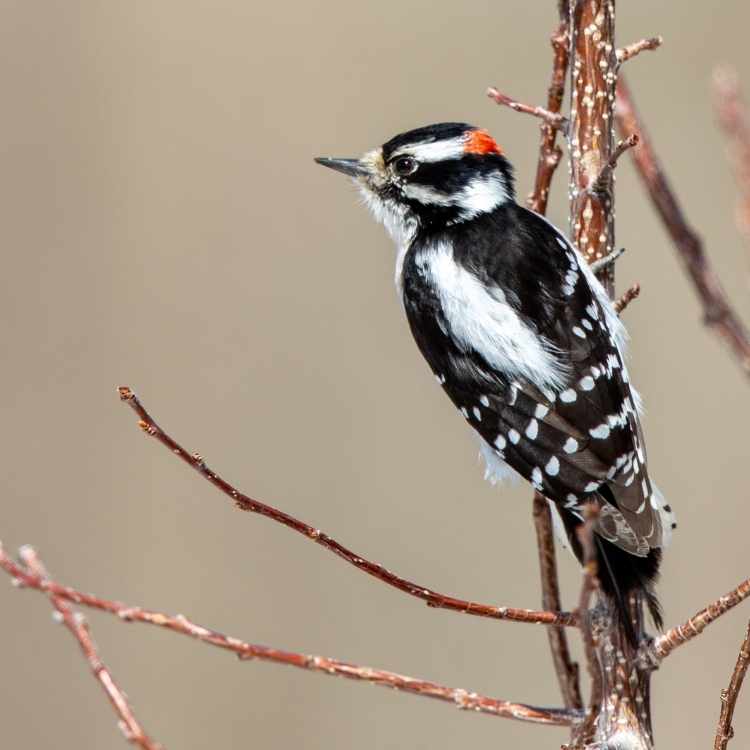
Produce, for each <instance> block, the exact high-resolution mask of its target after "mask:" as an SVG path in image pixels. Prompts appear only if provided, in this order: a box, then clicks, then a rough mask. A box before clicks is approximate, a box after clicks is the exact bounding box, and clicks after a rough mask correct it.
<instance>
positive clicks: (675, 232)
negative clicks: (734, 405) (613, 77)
mask: <svg viewBox="0 0 750 750" xmlns="http://www.w3.org/2000/svg"><path fill="white" fill-rule="evenodd" d="M617 124H618V127H619V129H620V132H621V133H622V135H623V136H625V137H627V136H629V135H632V134H633V133H637V134H638V136H639V137H640V146H639V147H638V148H637V149H635V150H634V151H633V152H632V153H633V162H634V163H635V166H636V169H637V171H638V173H639V174H640V176H641V179H642V180H643V182H644V184H645V186H646V189H647V191H648V193H649V195H650V197H651V200H652V202H653V204H654V207H655V208H656V211H657V213H658V214H659V216H660V217H661V220H662V222H663V223H664V226H665V228H666V229H667V232H668V233H669V235H670V236H671V238H672V241H673V242H674V245H675V248H676V250H677V253H678V256H679V257H680V259H681V260H682V264H683V267H684V268H685V271H686V272H687V273H688V275H689V277H690V279H691V280H692V282H693V285H694V286H695V289H696V292H697V293H698V297H699V298H700V301H701V303H702V305H703V310H704V314H705V318H704V319H705V323H706V325H708V326H710V327H711V328H712V329H713V330H714V331H715V332H716V334H717V335H718V336H719V337H720V338H721V339H722V340H723V341H724V342H725V343H726V344H727V345H728V346H729V348H730V349H731V350H732V352H733V354H734V356H735V357H736V358H737V360H738V361H739V363H740V365H741V367H742V369H743V370H744V371H745V373H746V374H748V375H750V336H748V332H747V329H746V328H745V326H744V325H743V324H742V322H741V321H740V319H739V317H738V316H737V314H736V313H735V311H734V310H733V308H732V306H731V305H730V303H729V300H728V299H727V296H726V293H725V292H724V290H723V288H722V286H721V283H720V282H719V279H718V277H717V275H716V272H715V271H714V270H713V268H712V267H711V263H710V261H709V259H708V256H707V255H706V253H705V251H704V249H703V243H702V242H701V239H700V238H699V237H698V235H697V234H696V233H695V231H694V230H693V229H692V227H691V226H690V225H689V223H688V221H687V218H686V217H685V214H684V213H683V211H682V207H681V206H680V204H679V202H678V201H677V198H676V196H675V194H674V192H673V191H672V187H671V185H670V184H669V180H668V179H667V176H666V174H665V172H664V169H663V167H662V165H661V163H660V161H659V159H658V157H657V156H656V152H655V151H654V147H653V144H652V143H651V139H650V138H649V136H648V133H647V132H646V131H645V130H644V128H643V124H642V123H641V122H640V120H639V118H638V114H637V112H636V108H635V104H634V102H633V97H632V94H631V93H630V90H629V89H628V87H627V86H626V85H625V82H624V81H623V80H622V79H621V80H620V81H619V83H618V85H617Z"/></svg>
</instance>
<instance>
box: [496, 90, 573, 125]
mask: <svg viewBox="0 0 750 750" xmlns="http://www.w3.org/2000/svg"><path fill="white" fill-rule="evenodd" d="M487 96H489V98H490V99H494V100H495V101H496V102H497V103H498V104H500V105H502V106H505V107H510V108H511V109H512V110H514V111H516V112H523V114H525V115H532V116H533V117H538V118H540V119H541V120H544V122H545V123H547V125H549V126H550V127H551V128H556V129H557V130H562V131H563V132H565V129H566V127H567V122H568V121H567V119H566V118H565V117H563V116H562V115H561V114H560V113H559V112H550V111H549V110H548V109H545V108H544V107H535V106H533V105H531V104H524V103H523V102H517V101H516V100H515V99H511V98H510V97H509V96H508V95H507V94H503V93H501V92H500V91H498V90H497V89H496V88H495V87H494V86H490V87H489V88H488V89H487Z"/></svg>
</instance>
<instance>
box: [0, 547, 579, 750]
mask: <svg viewBox="0 0 750 750" xmlns="http://www.w3.org/2000/svg"><path fill="white" fill-rule="evenodd" d="M0 567H1V568H2V569H3V570H5V571H6V572H7V573H8V574H9V575H10V576H12V577H13V579H14V581H16V582H17V585H20V586H23V587H27V588H32V589H36V590H37V591H43V592H46V593H47V594H49V595H50V596H51V597H52V598H53V601H59V602H61V603H62V606H63V607H64V608H67V609H68V611H69V609H70V608H69V607H67V605H66V604H65V603H64V601H70V602H75V603H76V604H82V605H84V606H87V607H92V608H94V609H98V610H101V611H102V612H107V613H109V614H111V615H115V616H117V617H119V618H120V619H121V620H123V621H124V622H141V623H148V624H149V625H156V626H157V627H161V628H166V629H167V630H171V631H173V632H175V633H181V634H182V635H187V636H190V637H192V638H195V639H196V640H199V641H201V642H202V643H207V644H209V645H212V646H216V647H217V648H221V649H224V650H226V651H231V652H233V653H235V654H237V656H239V657H240V658H241V659H243V660H251V659H259V660H261V661H269V662H274V663H276V664H286V665H288V666H291V667H297V668H298V669H306V670H309V671H312V672H319V673H321V674H327V675H331V676H335V677H347V678H349V679H351V680H357V681H359V682H369V683H372V684H375V685H380V686H382V687H390V688H394V689H395V690H401V691H403V692H405V693H412V694H413V695H421V696H424V697H427V698H434V699H436V700H440V701H443V702H446V703H452V704H453V705H455V706H456V707H458V708H460V709H465V710H467V711H476V712H478V713H483V714H488V715H490V716H497V717H501V718H505V719H516V720H518V721H526V722H531V723H534V724H547V725H552V726H573V725H574V724H576V723H577V722H578V721H579V720H580V719H581V715H580V714H579V713H577V712H575V711H568V710H566V709H557V708H538V707H536V706H529V705H526V704H524V703H511V702H509V701H502V700H497V699H495V698H488V697H486V696H483V695H478V694H477V693H473V692H468V691H466V690H462V689H461V688H450V687H446V686H444V685H439V684H437V683H435V682H429V681H427V680H420V679H416V678H413V677H406V676H405V675H401V674H397V673H395V672H387V671H385V670H382V669H373V668H371V667H363V666H359V665H356V664H349V663H347V662H343V661H339V660H338V659H330V658H328V657H325V656H310V655H307V654H300V653H294V652H291V651H282V650H280V649H275V648H270V647H268V646H260V645H257V644H252V643H246V642H244V641H241V640H239V639H237V638H233V637H231V636H227V635H224V634H222V633H219V632H218V631H216V630H211V629H209V628H206V627H203V626H202V625H198V624H196V623H194V622H191V621H190V620H188V619H187V618H186V617H184V616H183V615H168V614H165V613H163V612H155V611H153V610H148V609H143V608H142V607H132V606H128V605H126V604H123V603H122V602H115V601H110V600H107V599H100V598H99V597H97V596H94V595H93V594H84V593H82V592H80V591H77V590H76V589H72V588H70V587H67V586H61V585H59V584H57V583H55V582H54V581H51V580H49V579H48V578H47V577H46V575H44V574H42V573H41V572H40V571H39V570H35V569H32V567H31V566H29V567H28V568H27V569H24V568H22V567H21V566H20V565H18V564H16V563H15V562H14V561H13V560H12V559H11V558H10V557H9V556H8V555H7V554H6V553H5V551H4V550H3V548H2V546H0ZM63 600H64V601H63ZM55 606H56V607H57V604H56V605H55ZM63 616H64V617H66V616H65V615H63ZM71 618H72V620H73V621H75V623H76V629H77V630H76V631H75V632H76V635H77V636H78V635H79V633H78V631H79V630H80V631H81V634H82V635H85V637H87V638H88V634H87V631H86V629H85V627H84V626H83V625H81V624H80V623H79V621H78V620H77V619H76V618H75V617H73V616H72V615H71ZM66 624H67V619H66ZM79 640H80V638H79ZM87 644H88V645H87V646H86V648H91V649H93V645H92V644H90V640H89V641H87ZM81 645H82V648H83V647H84V646H83V641H81ZM84 651H85V649H84ZM92 653H93V655H94V657H96V654H95V652H94V651H92ZM87 656H88V653H87ZM91 663H92V668H93V667H94V661H91ZM96 663H97V664H98V665H99V672H98V673H97V677H98V678H99V679H100V681H102V683H103V684H105V683H104V681H103V678H102V677H101V676H100V675H104V674H107V675H108V674H109V673H106V671H105V670H104V668H103V666H102V665H101V663H100V662H98V661H97V662H96ZM108 679H109V680H110V682H111V678H108ZM112 685H114V683H112ZM120 695H121V694H120ZM123 700H124V699H123ZM125 705H127V704H125ZM123 719H124V717H123ZM136 726H137V725H136ZM146 739H147V738H146ZM131 741H132V740H131ZM140 744H141V746H142V747H144V748H147V749H148V750H158V746H157V745H155V744H153V743H152V744H144V743H143V742H141V743H140Z"/></svg>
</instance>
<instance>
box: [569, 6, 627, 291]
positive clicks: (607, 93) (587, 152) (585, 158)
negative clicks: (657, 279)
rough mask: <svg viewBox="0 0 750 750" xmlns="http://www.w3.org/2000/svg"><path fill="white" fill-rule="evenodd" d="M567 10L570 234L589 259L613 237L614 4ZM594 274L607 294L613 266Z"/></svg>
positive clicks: (604, 251)
mask: <svg viewBox="0 0 750 750" xmlns="http://www.w3.org/2000/svg"><path fill="white" fill-rule="evenodd" d="M570 14H571V20H570V75H571V107H570V127H569V128H568V144H569V149H570V165H571V169H570V196H571V201H570V226H571V239H572V241H573V244H574V245H575V246H576V247H577V248H579V250H580V251H581V253H582V254H583V256H584V257H585V258H586V260H587V261H588V262H589V263H592V262H593V261H596V260H600V259H601V258H604V257H605V256H607V255H609V254H610V253H611V252H612V251H613V250H614V241H615V224H614V195H613V191H612V185H611V181H610V180H609V178H608V176H609V174H611V166H610V163H611V160H612V157H613V145H614V143H613V141H614V138H613V132H612V131H613V128H612V109H613V103H614V93H615V81H616V76H617V56H616V51H615V46H614V34H615V29H614V27H615V4H614V2H613V1H612V0H589V1H588V2H585V3H583V2H574V1H571V3H570ZM602 174H604V175H605V178H604V179H601V176H602ZM594 188H597V189H596V190H594ZM602 188H604V189H602ZM600 280H601V281H602V283H603V284H604V286H605V287H606V289H607V291H608V292H609V295H610V296H612V294H613V292H614V269H613V268H611V267H610V268H607V269H605V270H604V271H602V273H601V274H600Z"/></svg>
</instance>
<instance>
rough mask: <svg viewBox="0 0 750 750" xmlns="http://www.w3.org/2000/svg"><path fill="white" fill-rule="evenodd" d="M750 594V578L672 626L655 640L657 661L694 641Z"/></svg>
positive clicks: (654, 653)
mask: <svg viewBox="0 0 750 750" xmlns="http://www.w3.org/2000/svg"><path fill="white" fill-rule="evenodd" d="M748 596H750V578H748V579H747V580H745V581H743V582H742V583H740V584H739V585H738V586H736V587H735V588H734V589H732V590H731V591H730V592H729V593H727V594H725V595H724V596H720V597H719V598H718V599H717V600H716V601H715V602H711V604H709V605H708V606H707V607H705V608H704V609H702V610H700V612H696V613H695V614H694V615H693V616H692V617H691V618H690V619H689V620H688V621H687V622H684V623H683V624H682V625H678V626H677V627H674V628H670V629H669V630H667V632H666V633H663V634H662V635H660V636H659V637H658V638H656V639H655V640H654V642H653V643H652V644H651V647H650V649H649V650H650V651H651V652H652V653H653V655H654V656H655V657H656V659H657V661H662V660H663V659H666V657H667V656H669V655H670V654H671V653H672V651H674V650H675V649H676V648H677V647H678V646H682V644H683V643H687V642H688V641H692V640H693V638H695V637H696V636H698V635H700V634H701V633H702V632H703V631H704V630H705V629H706V628H707V627H708V626H709V625H710V624H711V623H712V622H714V621H715V620H717V619H718V618H719V617H721V616H722V615H724V614H726V613H727V612H729V610H730V609H733V608H734V607H736V606H737V605H738V604H739V603H740V602H743V601H744V600H745V599H747V597H748Z"/></svg>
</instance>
